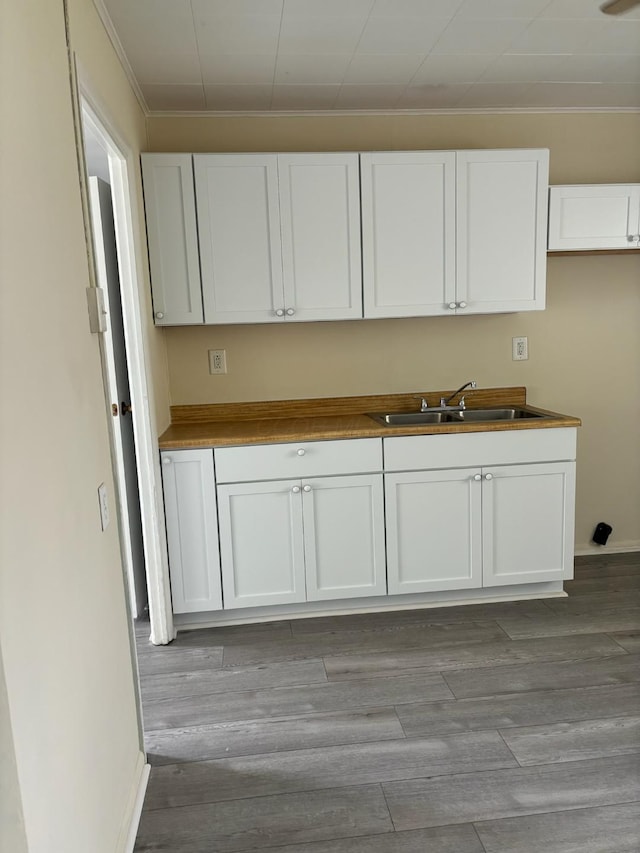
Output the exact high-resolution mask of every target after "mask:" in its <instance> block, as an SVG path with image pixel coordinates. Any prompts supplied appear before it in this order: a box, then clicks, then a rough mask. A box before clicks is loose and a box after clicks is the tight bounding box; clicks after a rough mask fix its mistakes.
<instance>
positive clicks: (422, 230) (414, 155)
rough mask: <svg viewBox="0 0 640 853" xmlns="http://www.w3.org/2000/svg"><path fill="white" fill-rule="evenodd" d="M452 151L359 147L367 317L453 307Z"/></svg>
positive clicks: (429, 312) (439, 311) (430, 312)
mask: <svg viewBox="0 0 640 853" xmlns="http://www.w3.org/2000/svg"><path fill="white" fill-rule="evenodd" d="M455 156H456V155H455V153H454V152H446V151H445V152H443V151H438V152H422V151H420V152H407V151H402V152H389V153H387V152H380V153H375V154H361V155H360V165H361V183H362V251H363V277H364V314H365V317H409V316H421V315H437V314H450V313H451V309H450V308H449V307H448V304H449V303H450V302H452V301H453V300H454V299H455Z"/></svg>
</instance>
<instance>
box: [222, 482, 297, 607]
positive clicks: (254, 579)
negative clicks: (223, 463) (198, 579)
mask: <svg viewBox="0 0 640 853" xmlns="http://www.w3.org/2000/svg"><path fill="white" fill-rule="evenodd" d="M218 511H219V518H220V553H221V560H222V586H223V591H224V606H225V609H228V608H236V607H255V606H260V605H269V604H291V603H294V602H298V601H304V600H305V597H306V594H305V577H304V551H303V543H302V497H301V485H300V481H298V480H279V481H277V482H274V483H235V484H233V485H229V486H219V487H218Z"/></svg>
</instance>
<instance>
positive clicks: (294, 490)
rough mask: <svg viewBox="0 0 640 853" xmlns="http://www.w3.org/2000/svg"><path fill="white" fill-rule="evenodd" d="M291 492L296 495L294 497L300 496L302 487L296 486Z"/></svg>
mask: <svg viewBox="0 0 640 853" xmlns="http://www.w3.org/2000/svg"><path fill="white" fill-rule="evenodd" d="M291 491H292V492H293V494H294V495H297V494H298V492H299V491H300V486H294V487H293V488H292V489H291Z"/></svg>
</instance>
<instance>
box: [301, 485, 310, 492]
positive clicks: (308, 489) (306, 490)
mask: <svg viewBox="0 0 640 853" xmlns="http://www.w3.org/2000/svg"><path fill="white" fill-rule="evenodd" d="M302 491H303V492H310V491H311V486H303V487H302Z"/></svg>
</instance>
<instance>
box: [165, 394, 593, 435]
mask: <svg viewBox="0 0 640 853" xmlns="http://www.w3.org/2000/svg"><path fill="white" fill-rule="evenodd" d="M451 393H452V391H451V390H449V391H428V392H426V393H425V394H385V395H377V396H366V397H326V398H314V399H307V400H278V401H274V402H258V403H218V404H210V405H195V406H172V407H171V426H170V427H169V429H167V430H166V431H165V432H164V433H163V434H162V435H161V436H160V440H159V445H160V449H161V450H176V449H185V448H195V447H223V446H229V445H236V444H266V443H269V444H270V443H276V442H287V441H315V440H320V439H332V438H370V437H381V436H386V437H388V436H394V435H441V434H443V433H461V432H487V431H492V432H493V431H497V430H514V429H550V428H557V427H578V426H580V424H581V421H580V419H579V418H575V417H572V416H570V415H563V414H560V413H558V412H552V411H549V410H546V409H540V408H535V407H533V406H529V405H528V404H527V402H526V388H524V387H510V388H479V389H476V390H469V389H467V390H466V391H465V402H466V405H467V408H468V409H478V408H489V407H495V406H500V407H508V406H519V407H522V406H525V407H526V408H527V409H530V410H531V411H534V412H539V413H541V414H544V415H545V416H546V417H544V418H536V419H533V420H513V421H509V420H506V421H485V422H483V423H472V422H467V423H446V424H419V425H417V426H401V427H400V426H393V427H390V426H382V424H379V423H377V422H376V421H374V420H373V419H372V418H370V417H368V415H367V412H407V411H419V408H420V402H419V398H420V397H421V396H424V397H426V398H427V400H428V402H429V405H430V406H437V405H438V403H439V400H440V398H441V397H447V396H449V395H450V394H451Z"/></svg>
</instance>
